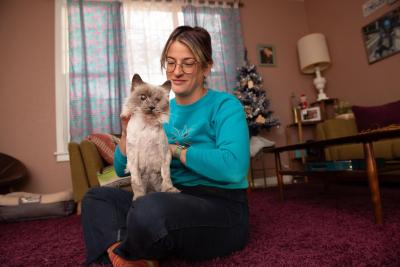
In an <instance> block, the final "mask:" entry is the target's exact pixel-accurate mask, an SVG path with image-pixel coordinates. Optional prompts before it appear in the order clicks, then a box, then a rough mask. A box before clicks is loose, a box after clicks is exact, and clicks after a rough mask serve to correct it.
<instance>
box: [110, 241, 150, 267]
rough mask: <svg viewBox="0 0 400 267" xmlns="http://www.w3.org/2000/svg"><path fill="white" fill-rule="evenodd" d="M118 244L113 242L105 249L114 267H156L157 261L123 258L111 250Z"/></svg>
mask: <svg viewBox="0 0 400 267" xmlns="http://www.w3.org/2000/svg"><path fill="white" fill-rule="evenodd" d="M118 245H119V242H117V243H114V244H113V245H111V246H110V247H109V248H108V249H107V253H108V257H109V258H110V261H111V263H112V265H113V266H114V267H158V261H154V260H125V259H124V258H122V257H120V256H119V255H117V254H115V253H114V251H113V250H114V248H116V247H117V246H118Z"/></svg>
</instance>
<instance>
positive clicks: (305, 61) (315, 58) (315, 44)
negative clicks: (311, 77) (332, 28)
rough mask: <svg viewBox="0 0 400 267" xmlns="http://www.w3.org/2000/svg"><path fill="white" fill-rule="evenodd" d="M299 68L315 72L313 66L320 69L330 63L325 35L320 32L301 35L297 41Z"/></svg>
mask: <svg viewBox="0 0 400 267" xmlns="http://www.w3.org/2000/svg"><path fill="white" fill-rule="evenodd" d="M297 50H298V52H299V61H300V69H301V71H302V72H304V73H315V68H316V67H319V70H320V71H323V70H324V69H326V68H328V67H329V65H330V64H331V59H330V57H329V51H328V46H327V44H326V39H325V36H324V35H323V34H321V33H312V34H309V35H306V36H304V37H302V38H301V39H300V40H299V41H298V42H297Z"/></svg>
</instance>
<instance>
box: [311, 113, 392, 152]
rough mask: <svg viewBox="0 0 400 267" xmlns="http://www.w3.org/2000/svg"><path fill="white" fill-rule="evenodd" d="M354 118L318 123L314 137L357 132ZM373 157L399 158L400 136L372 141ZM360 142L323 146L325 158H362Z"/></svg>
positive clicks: (324, 137)
mask: <svg viewBox="0 0 400 267" xmlns="http://www.w3.org/2000/svg"><path fill="white" fill-rule="evenodd" d="M357 133H358V131H357V126H356V122H355V119H354V118H352V119H329V120H326V121H324V122H321V123H318V124H317V127H316V139H317V140H325V139H331V138H338V137H343V136H349V135H354V134H357ZM373 146H374V155H375V158H383V159H386V160H393V159H400V137H399V138H396V139H387V140H382V141H377V142H374V143H373ZM362 158H364V152H363V147H362V144H348V145H337V146H331V147H328V148H325V160H350V159H362Z"/></svg>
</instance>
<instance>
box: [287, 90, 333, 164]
mask: <svg viewBox="0 0 400 267" xmlns="http://www.w3.org/2000/svg"><path fill="white" fill-rule="evenodd" d="M337 103H338V99H337V98H329V99H325V100H321V101H316V102H312V103H311V105H310V107H319V109H320V114H321V120H319V121H302V119H301V115H300V110H297V111H296V112H294V114H293V121H294V123H291V124H289V125H287V126H286V128H285V135H286V144H287V145H291V144H298V143H304V142H305V141H306V138H305V136H311V138H307V139H314V136H315V134H314V132H315V127H316V125H317V124H318V123H319V122H321V121H324V120H327V119H331V118H333V117H334V115H335V114H334V107H335V105H336V104H337ZM293 130H295V131H296V134H293ZM294 135H295V136H296V138H293V136H294ZM305 157H306V155H305V151H304V150H299V151H291V152H290V153H289V165H291V163H292V162H293V161H294V160H301V162H302V163H305Z"/></svg>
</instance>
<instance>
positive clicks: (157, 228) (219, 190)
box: [82, 26, 249, 266]
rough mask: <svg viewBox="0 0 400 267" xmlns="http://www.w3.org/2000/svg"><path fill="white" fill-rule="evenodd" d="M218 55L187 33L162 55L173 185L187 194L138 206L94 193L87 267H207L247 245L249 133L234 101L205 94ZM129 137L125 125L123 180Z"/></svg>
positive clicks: (87, 221)
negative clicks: (173, 260)
mask: <svg viewBox="0 0 400 267" xmlns="http://www.w3.org/2000/svg"><path fill="white" fill-rule="evenodd" d="M211 51H212V49H211V38H210V35H209V33H208V32H207V31H206V30H204V29H203V28H200V27H194V28H192V27H189V26H181V27H178V28H176V29H175V30H174V31H173V32H172V34H171V35H170V37H169V39H168V41H167V43H166V45H165V47H164V50H163V53H162V55H161V65H162V66H163V67H164V68H165V70H166V73H167V78H168V80H170V81H171V82H172V90H173V92H174V93H175V99H173V100H172V101H171V104H170V106H171V107H170V110H171V112H170V113H171V114H170V120H169V122H168V123H167V124H165V125H164V130H165V132H166V134H167V136H168V140H169V143H170V149H171V152H172V154H173V157H174V159H173V160H172V162H171V179H172V182H173V183H174V186H175V187H177V188H178V189H179V190H181V193H163V192H159V193H150V194H147V195H145V196H143V197H140V198H138V199H137V200H136V201H133V202H132V193H131V192H127V191H124V190H120V189H116V188H107V187H100V188H93V189H91V190H90V191H88V193H87V194H86V195H85V197H84V199H83V201H82V221H83V230H84V237H85V243H86V250H87V263H92V262H108V261H109V260H111V262H112V263H113V265H114V266H152V265H151V264H154V263H156V260H159V259H163V258H166V257H169V256H175V257H179V258H182V259H186V260H207V259H211V258H214V257H218V256H224V255H228V254H230V253H231V252H233V251H236V250H240V249H242V248H243V247H244V246H245V245H246V243H247V239H248V231H249V229H248V206H247V196H246V190H245V189H246V188H247V186H248V183H247V179H246V174H247V169H248V166H249V136H248V128H247V123H246V118H245V115H244V111H243V107H242V106H241V104H240V102H239V101H238V100H237V99H236V98H235V97H234V96H232V95H230V94H227V93H222V92H217V91H215V90H212V89H208V88H206V87H205V86H204V79H205V77H206V76H207V75H208V74H209V73H210V71H211V67H212V64H213V61H212V53H211ZM125 129H126V122H125V123H124V122H123V134H122V137H121V142H120V145H119V147H118V148H117V149H116V152H115V160H114V167H115V169H116V171H117V173H123V170H124V169H125V167H126V156H125V152H126V151H125V142H126V136H125ZM145 259H147V260H148V261H145ZM153 266H154V265H153Z"/></svg>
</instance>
